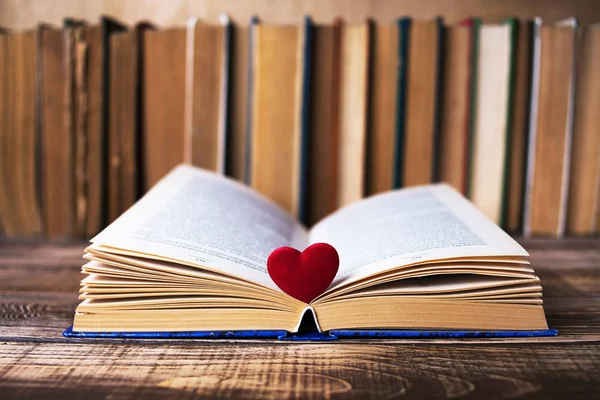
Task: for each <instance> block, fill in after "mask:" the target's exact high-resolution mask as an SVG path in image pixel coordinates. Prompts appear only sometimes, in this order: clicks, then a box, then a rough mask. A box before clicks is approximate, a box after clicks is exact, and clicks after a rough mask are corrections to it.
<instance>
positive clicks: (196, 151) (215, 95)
mask: <svg viewBox="0 0 600 400" xmlns="http://www.w3.org/2000/svg"><path fill="white" fill-rule="evenodd" d="M188 29H192V30H193V32H192V36H191V37H190V36H188V38H191V39H192V40H193V42H192V43H193V44H192V45H188V51H190V50H191V51H192V54H191V55H188V57H191V62H192V65H191V70H188V72H187V73H190V74H191V78H190V79H189V80H188V82H189V83H190V84H191V91H192V93H191V102H192V105H191V112H192V115H191V131H190V132H189V134H190V137H189V140H190V145H189V147H188V151H189V152H190V154H189V157H186V158H187V159H188V160H189V161H190V162H191V163H192V164H193V165H196V166H199V167H202V168H206V169H209V170H211V171H216V172H221V173H223V172H224V162H225V158H224V156H225V151H224V150H225V149H224V148H222V145H223V144H224V134H225V133H224V131H223V129H224V125H223V124H224V122H223V121H222V118H221V117H222V116H223V113H222V110H221V109H222V107H223V106H224V103H223V96H224V94H225V93H223V90H222V89H223V80H224V73H225V52H224V50H225V47H224V40H225V28H224V27H223V26H212V25H208V24H206V23H203V22H200V21H197V22H196V23H195V24H194V26H192V27H190V28H188Z"/></svg>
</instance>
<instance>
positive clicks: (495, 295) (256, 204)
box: [73, 165, 547, 332]
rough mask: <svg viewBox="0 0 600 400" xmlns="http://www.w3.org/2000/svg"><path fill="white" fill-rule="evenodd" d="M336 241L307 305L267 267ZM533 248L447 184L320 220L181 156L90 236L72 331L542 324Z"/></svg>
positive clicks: (394, 194)
mask: <svg viewBox="0 0 600 400" xmlns="http://www.w3.org/2000/svg"><path fill="white" fill-rule="evenodd" d="M316 242H326V243H329V244H331V245H333V246H334V247H335V248H336V249H337V251H338V253H339V256H340V266H339V270H338V274H337V276H336V278H335V280H334V281H333V283H332V284H331V285H330V287H329V288H328V289H327V291H326V292H325V293H323V294H322V295H321V296H319V297H317V298H316V299H315V300H314V301H312V302H311V303H310V304H306V303H303V302H301V301H299V300H296V299H294V298H292V297H290V296H288V295H286V294H285V293H283V292H282V291H281V290H280V289H279V288H278V287H277V286H276V285H275V284H274V283H273V281H272V280H271V278H270V277H269V275H268V273H267V268H266V260H267V258H268V256H269V254H270V253H271V251H273V250H274V249H275V248H277V247H279V246H291V247H294V248H297V249H299V250H303V249H305V248H306V247H307V246H308V245H309V244H311V243H316ZM527 255H528V254H527V252H526V251H525V250H524V249H523V248H522V247H521V246H520V245H519V244H518V243H517V242H515V241H514V240H513V239H512V238H511V237H510V236H508V235H507V234H506V233H504V232H503V231H502V230H501V229H500V228H498V227H497V226H496V225H495V224H494V223H493V222H491V221H490V220H489V219H487V218H486V217H485V216H484V215H483V214H482V213H481V212H480V211H478V210H477V209H476V208H475V207H474V206H473V205H472V204H471V203H469V202H468V201H467V200H466V199H465V198H463V197H462V196H461V195H460V194H459V193H458V192H456V191H454V190H453V189H452V188H450V186H448V185H445V184H439V185H429V186H421V187H414V188H407V189H402V190H396V191H391V192H388V193H384V194H380V195H376V196H373V197H370V198H368V199H365V200H361V201H358V202H355V203H353V204H351V205H349V206H346V207H344V208H342V209H340V210H338V211H337V212H335V213H334V214H332V215H330V216H328V217H327V218H325V219H324V220H322V221H321V222H319V223H318V224H316V225H315V226H314V227H313V228H312V229H311V230H307V229H306V228H305V227H304V226H303V225H301V224H300V223H298V222H297V221H295V220H294V219H293V218H292V217H291V216H290V215H289V214H287V213H286V212H284V211H283V210H281V209H280V208H279V207H278V206H276V205H275V204H274V203H273V202H272V201H270V200H268V199H266V198H264V197H262V196H261V195H259V194H257V193H256V192H254V191H252V190H251V189H249V188H247V187H246V186H244V185H242V184H239V183H237V182H234V181H232V180H230V179H228V178H225V177H222V176H219V175H217V174H213V173H210V172H206V171H203V170H201V169H197V168H195V167H191V166H187V165H181V166H179V167H177V168H175V169H174V170H173V171H172V172H171V173H169V174H168V175H167V176H166V177H164V178H163V179H162V180H161V181H160V182H159V183H158V184H157V185H156V186H154V188H152V189H151V190H150V191H149V192H148V193H147V194H146V195H145V196H144V197H143V198H142V199H141V200H140V201H138V202H137V203H136V204H135V205H134V206H132V207H131V208H130V209H129V210H128V211H127V212H125V213H124V214H123V215H122V216H121V217H119V218H118V219H117V220H116V221H115V222H114V223H112V224H111V225H110V226H109V227H107V228H106V229H105V230H104V231H102V232H101V233H100V234H99V235H97V236H96V237H95V238H94V239H92V245H90V246H89V247H88V248H87V249H86V251H85V256H84V258H85V259H86V260H87V263H86V264H85V265H84V266H83V273H85V274H87V275H88V276H87V277H86V278H85V279H83V281H82V282H81V290H80V292H81V296H80V297H81V299H82V300H83V302H82V303H81V304H80V305H79V306H78V307H77V311H76V314H75V321H74V327H73V330H74V331H78V332H161V331H165V332H181V331H186V332H189V331H210V330H216V331H221V330H286V331H290V332H295V331H297V330H298V328H299V325H300V321H301V320H302V317H303V316H304V314H305V313H308V315H310V316H311V317H313V316H314V319H315V323H316V326H317V327H318V329H319V330H321V331H330V330H335V329H427V330H432V329H434V330H435V329H438V330H494V331H496V330H545V329H547V324H546V319H545V316H544V310H543V307H542V288H541V286H540V281H539V279H538V278H537V277H536V276H535V274H534V271H533V269H531V268H530V267H529V263H528V262H527V261H526V259H525V257H526V256H527Z"/></svg>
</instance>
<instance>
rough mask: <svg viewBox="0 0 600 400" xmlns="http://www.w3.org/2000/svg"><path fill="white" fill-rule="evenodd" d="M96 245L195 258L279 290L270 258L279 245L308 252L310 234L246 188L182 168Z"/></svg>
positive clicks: (105, 232) (106, 231) (96, 240)
mask: <svg viewBox="0 0 600 400" xmlns="http://www.w3.org/2000/svg"><path fill="white" fill-rule="evenodd" d="M92 242H93V243H95V244H101V245H104V246H110V247H115V248H119V249H125V250H130V251H135V252H139V253H145V254H151V255H158V256H161V257H165V258H170V259H173V260H178V261H184V262H189V263H193V264H195V265H198V266H201V267H205V268H207V269H210V270H213V271H218V272H222V273H224V274H227V275H233V276H237V277H239V278H242V279H245V280H249V281H252V282H256V283H258V284H260V285H263V286H266V287H269V288H272V289H276V290H279V289H277V287H276V286H275V284H274V283H273V281H272V280H271V279H270V277H269V275H268V273H267V258H268V257H269V254H270V253H271V251H272V250H273V249H275V248H277V247H279V246H291V247H295V248H299V249H303V248H304V247H306V244H307V233H306V230H305V229H304V227H303V226H302V225H300V224H299V223H297V222H296V221H295V220H294V219H293V218H292V217H291V216H290V215H289V214H287V213H286V212H285V211H283V210H282V209H280V208H279V207H278V206H277V205H276V204H275V203H273V202H271V201H270V200H267V199H266V198H264V197H262V196H261V195H259V194H257V193H255V192H253V191H252V190H250V189H248V188H247V187H245V186H244V185H242V184H239V183H237V182H234V181H232V180H230V179H227V178H224V177H222V176H220V175H217V174H214V173H211V172H206V171H203V170H200V169H198V168H194V167H192V166H188V165H181V166H179V167H177V168H175V169H174V170H173V171H171V172H170V173H169V174H168V175H167V176H165V177H164V178H163V179H162V180H161V181H160V182H159V183H158V184H156V186H154V187H153V188H152V189H151V190H150V191H149V192H148V193H147V194H146V195H145V196H144V197H143V198H142V199H141V200H140V201H138V202H137V203H136V204H135V205H134V206H133V207H131V208H130V209H129V210H127V212H125V213H124V214H123V215H121V216H120V217H119V218H118V219H117V220H116V221H115V222H113V223H112V224H111V225H110V226H108V227H107V228H106V229H104V230H103V231H102V232H100V233H99V234H98V235H97V236H96V237H95V238H93V239H92Z"/></svg>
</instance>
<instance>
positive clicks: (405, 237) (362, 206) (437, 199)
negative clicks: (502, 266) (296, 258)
mask: <svg viewBox="0 0 600 400" xmlns="http://www.w3.org/2000/svg"><path fill="white" fill-rule="evenodd" d="M309 242H310V243H317V242H326V243H329V244H331V245H333V246H334V247H335V248H336V249H337V251H338V253H339V255H340V268H339V271H338V274H337V276H336V279H335V280H334V282H333V284H332V286H331V287H332V288H335V287H338V286H340V285H344V284H347V283H350V282H353V281H355V280H359V279H362V278H364V277H367V276H369V275H374V274H377V273H380V272H383V271H386V270H389V269H392V268H395V267H399V266H403V265H408V264H414V263H420V262H425V261H430V260H438V259H445V258H455V257H473V256H484V257H485V256H527V255H528V254H527V252H526V251H525V249H523V248H522V247H521V246H520V245H519V244H518V243H517V242H515V241H514V240H513V239H512V238H511V237H510V236H509V235H507V234H506V233H505V232H504V231H503V230H502V229H500V228H499V227H498V226H497V225H496V224H494V223H493V222H492V221H491V220H489V219H488V218H487V217H486V216H485V215H483V213H482V212H480V211H479V210H478V209H477V208H475V206H473V205H472V204H471V203H470V202H469V201H468V200H466V199H465V198H464V197H463V196H462V195H461V194H459V193H458V192H456V191H455V190H454V189H452V188H451V187H450V186H448V185H445V184H439V185H430V186H420V187H414V188H407V189H403V190H398V191H393V192H387V193H383V194H380V195H377V196H373V197H371V198H369V199H367V200H363V201H359V202H356V203H354V204H352V205H350V206H347V207H345V208H342V209H341V210H339V211H337V212H335V213H334V214H332V215H330V216H329V217H327V218H326V219H324V220H323V221H321V222H319V223H318V224H317V225H315V226H314V227H313V228H312V230H311V231H310V233H309Z"/></svg>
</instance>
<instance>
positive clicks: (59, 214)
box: [0, 16, 600, 239]
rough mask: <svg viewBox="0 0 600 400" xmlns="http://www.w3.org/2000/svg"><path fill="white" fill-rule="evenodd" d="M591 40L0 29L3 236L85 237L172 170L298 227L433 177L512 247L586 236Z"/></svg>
mask: <svg viewBox="0 0 600 400" xmlns="http://www.w3.org/2000/svg"><path fill="white" fill-rule="evenodd" d="M599 28H600V25H592V26H585V27H581V26H578V24H577V21H576V20H575V19H573V18H571V19H567V20H563V21H559V22H556V23H543V22H542V21H541V20H540V19H536V20H518V19H516V18H511V19H507V20H505V21H501V22H498V23H494V24H492V23H482V22H481V21H480V20H479V19H478V18H468V19H466V20H464V21H463V22H462V23H459V24H452V25H448V24H445V23H444V21H443V19H441V18H438V19H436V20H433V21H418V20H412V19H411V18H401V19H399V20H398V21H397V23H396V24H389V25H382V24H377V23H375V22H373V21H370V20H366V21H365V22H364V23H360V24H348V23H345V22H344V21H342V20H339V19H338V20H336V21H334V22H333V23H332V24H328V25H317V24H313V23H312V21H311V19H310V18H309V17H306V18H305V20H304V21H303V23H301V24H298V25H271V24H263V23H260V21H259V20H258V19H257V18H254V19H252V20H251V21H250V23H249V24H241V23H240V24H238V23H233V22H232V21H230V20H229V19H228V18H227V17H226V16H223V17H222V19H221V21H220V23H219V24H211V23H207V22H204V21H200V20H198V19H196V18H190V20H189V22H188V24H187V26H185V27H171V28H157V27H154V26H152V25H151V24H148V23H140V24H138V25H136V26H134V27H126V26H124V25H123V24H121V23H119V22H117V21H115V20H113V19H111V18H108V17H105V18H102V19H101V20H100V21H99V23H93V24H90V23H87V22H84V21H78V20H73V19H66V20H65V23H64V25H63V26H62V27H52V26H47V25H40V26H39V27H38V28H37V29H34V30H29V31H21V32H8V31H2V33H0V93H1V95H0V229H1V232H2V235H3V236H6V237H30V236H45V237H49V238H53V239H57V238H70V237H90V236H92V235H94V234H95V233H97V232H99V231H100V230H101V229H102V228H103V227H104V226H106V225H107V224H108V223H110V222H111V221H113V220H114V219H115V218H117V217H118V216H119V215H120V214H121V213H122V212H124V211H125V210H126V209H128V208H129V207H130V206H131V205H132V204H133V203H134V202H135V201H136V200H137V199H138V198H139V197H140V196H141V195H143V193H145V192H146V191H147V190H148V189H149V188H151V187H152V186H153V185H154V184H155V183H156V182H158V180H160V179H161V178H162V177H163V176H164V175H165V174H166V173H167V172H169V171H170V170H171V169H172V168H173V167H174V166H175V165H177V164H179V163H180V162H189V163H191V164H194V165H197V166H200V167H203V168H206V169H209V170H213V171H217V172H220V173H223V174H226V175H228V176H230V177H232V178H234V179H237V180H240V181H243V182H245V183H247V184H248V185H250V186H252V187H253V188H254V189H256V190H257V191H259V192H261V193H263V194H265V195H267V196H268V197H270V198H271V199H273V200H274V201H275V202H276V203H278V204H279V205H280V206H281V207H283V208H284V209H286V210H287V211H289V212H290V213H292V214H293V215H295V216H296V217H298V218H300V219H301V220H302V221H304V222H305V224H307V225H309V226H310V225H312V224H313V223H314V222H315V221H318V220H319V219H321V218H322V217H324V216H326V215H328V214H329V213H331V212H333V211H335V210H336V209H338V208H339V207H342V206H344V205H347V204H350V203H352V202H354V201H356V200H359V199H361V198H363V197H365V196H369V195H373V194H376V193H380V192H384V191H387V190H392V189H394V188H399V187H406V186H413V185H420V184H428V183H431V182H438V181H439V182H442V181H444V182H448V183H450V184H451V185H453V186H454V187H455V188H457V189H458V190H459V191H461V192H462V193H464V194H465V195H466V196H467V197H469V198H470V199H471V200H472V201H473V202H474V204H475V205H476V206H477V207H479V208H480V209H481V210H482V211H483V212H484V213H485V214H486V215H487V216H488V217H490V218H491V219H492V220H494V221H495V222H496V223H497V224H499V225H500V226H501V227H503V228H504V229H505V230H507V231H509V232H512V233H515V234H525V235H549V236H562V235H564V234H565V233H567V234H576V235H582V234H593V233H596V230H597V227H598V224H599V220H600V215H599V209H600V199H599V198H600V129H599V128H598V127H600V112H599V111H600V68H599V67H598V66H599V65H600V29H599Z"/></svg>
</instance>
